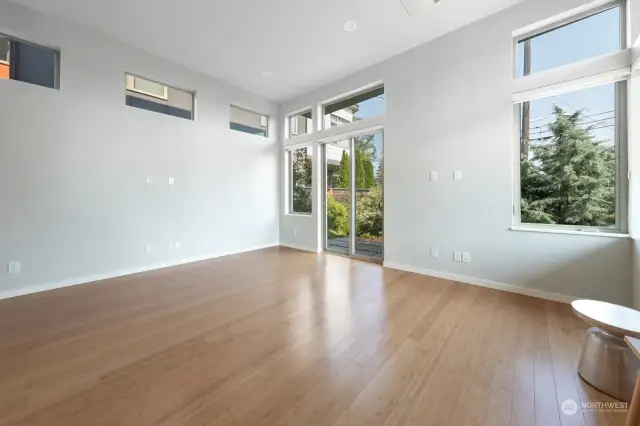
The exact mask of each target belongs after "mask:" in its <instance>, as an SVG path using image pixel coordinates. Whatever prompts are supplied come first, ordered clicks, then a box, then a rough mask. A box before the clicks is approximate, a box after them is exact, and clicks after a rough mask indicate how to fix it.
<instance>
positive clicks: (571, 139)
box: [514, 5, 628, 232]
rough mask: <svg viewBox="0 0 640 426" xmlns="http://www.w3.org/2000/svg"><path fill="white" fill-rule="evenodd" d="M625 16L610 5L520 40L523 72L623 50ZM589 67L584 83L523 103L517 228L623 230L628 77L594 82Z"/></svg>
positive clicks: (519, 116) (624, 222)
mask: <svg viewBox="0 0 640 426" xmlns="http://www.w3.org/2000/svg"><path fill="white" fill-rule="evenodd" d="M622 19H624V17H623V16H622V12H621V7H620V6H617V5H615V6H613V7H611V6H610V7H609V8H605V10H604V11H602V10H599V11H596V14H595V15H591V16H587V17H583V18H582V19H580V20H578V21H574V22H573V23H569V24H565V25H563V26H562V27H560V28H558V29H552V30H549V31H547V32H544V33H542V34H540V35H534V36H531V37H529V38H526V39H524V40H521V41H519V43H518V49H519V52H518V53H519V54H518V58H517V60H518V67H519V75H521V76H524V75H528V74H530V73H531V72H535V71H539V70H544V69H549V68H553V67H556V66H561V65H566V64H567V62H568V61H579V60H581V59H585V58H589V57H592V56H597V55H600V54H605V53H610V52H611V51H615V50H619V49H620V48H621V46H622V45H621V44H620V43H621V41H620V40H621V20H622ZM542 40H545V41H544V42H542ZM538 41H540V43H538ZM523 43H524V44H523ZM589 69H590V68H589V67H585V74H584V75H582V76H580V77H581V78H585V79H586V80H584V81H587V80H589V79H590V80H589V83H588V84H587V83H585V85H584V87H579V85H578V86H576V84H575V81H568V82H564V83H560V84H558V85H557V87H556V90H555V91H554V92H555V93H556V94H553V95H552V96H546V97H536V98H535V99H532V100H531V101H525V102H522V103H520V104H518V110H519V114H518V127H519V148H520V149H519V151H520V158H519V175H520V182H519V185H518V195H519V196H518V199H519V200H518V201H519V204H518V206H517V208H516V209H515V210H514V211H515V213H516V218H515V219H516V225H521V226H526V227H533V228H554V229H568V230H574V231H588V232H599V231H603V232H625V231H626V226H627V225H626V201H627V187H628V182H627V151H626V109H625V102H626V81H625V79H624V78H620V79H619V81H615V80H614V81H613V82H612V81H610V79H609V80H608V81H606V79H605V80H603V81H602V82H601V83H597V81H598V80H597V79H598V78H600V77H598V75H595V76H594V75H590V74H589V71H588V70H589ZM594 78H595V79H596V80H594ZM594 81H596V83H595V85H594ZM563 85H564V86H563ZM563 87H566V89H565V91H563V89H562V88H563Z"/></svg>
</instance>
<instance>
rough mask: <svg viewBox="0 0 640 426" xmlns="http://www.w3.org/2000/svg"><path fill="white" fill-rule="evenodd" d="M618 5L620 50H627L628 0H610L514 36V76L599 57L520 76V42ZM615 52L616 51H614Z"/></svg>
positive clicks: (517, 77)
mask: <svg viewBox="0 0 640 426" xmlns="http://www.w3.org/2000/svg"><path fill="white" fill-rule="evenodd" d="M616 7H620V9H619V11H620V34H619V37H620V50H618V52H619V51H622V50H625V49H627V48H628V45H629V40H628V37H627V2H626V0H613V1H609V2H607V3H604V4H601V5H599V6H596V7H590V8H589V9H588V10H585V11H582V12H579V13H577V14H572V15H570V16H567V17H565V18H562V19H559V20H557V21H554V22H552V23H549V24H545V25H542V26H540V27H537V28H535V29H532V30H529V31H525V32H524V33H522V34H518V35H517V36H515V37H514V38H513V78H515V79H519V78H526V77H528V76H529V75H535V74H538V73H540V72H546V71H550V70H554V69H557V68H561V67H565V66H570V65H574V64H576V63H579V62H582V61H583V60H585V61H586V60H590V59H593V58H598V57H600V56H602V55H600V56H594V57H591V58H585V59H583V60H581V61H578V62H572V63H570V64H565V65H560V66H559V67H554V68H550V69H548V70H544V71H538V72H536V73H533V74H529V75H523V76H518V65H519V64H518V44H519V43H520V42H523V41H525V40H529V39H534V38H536V37H538V36H541V35H544V34H547V33H550V32H553V31H555V30H558V29H560V28H563V27H566V26H569V25H572V24H575V23H577V22H580V21H582V20H585V19H588V18H590V17H592V16H595V15H598V14H600V13H602V12H606V11H607V10H610V9H614V8H616ZM612 53H615V52H612Z"/></svg>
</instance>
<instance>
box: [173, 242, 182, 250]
mask: <svg viewBox="0 0 640 426" xmlns="http://www.w3.org/2000/svg"><path fill="white" fill-rule="evenodd" d="M173 246H174V247H175V249H176V250H180V249H181V248H182V242H181V241H176V242H175V243H174V244H173Z"/></svg>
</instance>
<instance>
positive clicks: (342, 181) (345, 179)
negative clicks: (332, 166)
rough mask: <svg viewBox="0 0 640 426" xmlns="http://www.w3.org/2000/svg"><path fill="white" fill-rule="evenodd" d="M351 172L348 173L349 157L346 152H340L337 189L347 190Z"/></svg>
mask: <svg viewBox="0 0 640 426" xmlns="http://www.w3.org/2000/svg"><path fill="white" fill-rule="evenodd" d="M350 176H351V172H350V171H349V155H348V154H347V151H342V158H341V159H340V168H339V169H338V182H337V183H338V188H348V187H349V179H350Z"/></svg>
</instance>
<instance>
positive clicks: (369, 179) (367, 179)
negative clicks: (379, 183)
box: [363, 157, 375, 189]
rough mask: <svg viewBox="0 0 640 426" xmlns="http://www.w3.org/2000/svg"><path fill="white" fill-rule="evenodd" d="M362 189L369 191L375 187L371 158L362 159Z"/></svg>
mask: <svg viewBox="0 0 640 426" xmlns="http://www.w3.org/2000/svg"><path fill="white" fill-rule="evenodd" d="M363 161H364V187H365V188H367V189H369V188H371V187H373V185H375V177H374V173H373V162H372V160H371V158H369V157H365V158H364V160H363Z"/></svg>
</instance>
